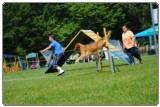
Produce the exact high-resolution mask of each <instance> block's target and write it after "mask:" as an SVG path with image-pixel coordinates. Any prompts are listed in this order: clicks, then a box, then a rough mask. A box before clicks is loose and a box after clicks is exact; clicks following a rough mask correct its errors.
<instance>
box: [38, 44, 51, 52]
mask: <svg viewBox="0 0 160 107" xmlns="http://www.w3.org/2000/svg"><path fill="white" fill-rule="evenodd" d="M49 49H51V46H48V47H46V48H45V49H43V50H40V52H41V53H43V52H45V51H47V50H49Z"/></svg>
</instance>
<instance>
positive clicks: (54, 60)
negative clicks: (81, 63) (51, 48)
mask: <svg viewBox="0 0 160 107" xmlns="http://www.w3.org/2000/svg"><path fill="white" fill-rule="evenodd" d="M63 56H64V53H61V54H55V58H54V59H53V69H56V68H57V67H58V66H59V65H58V60H59V59H60V58H61V57H63Z"/></svg>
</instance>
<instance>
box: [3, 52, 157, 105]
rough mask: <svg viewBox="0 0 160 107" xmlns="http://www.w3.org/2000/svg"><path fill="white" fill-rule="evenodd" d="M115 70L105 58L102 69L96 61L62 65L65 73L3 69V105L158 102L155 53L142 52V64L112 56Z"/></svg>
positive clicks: (150, 103)
mask: <svg viewBox="0 0 160 107" xmlns="http://www.w3.org/2000/svg"><path fill="white" fill-rule="evenodd" d="M115 65H116V67H117V68H118V69H117V72H116V73H112V72H110V67H109V63H108V61H104V62H103V72H97V71H96V68H95V62H90V63H78V64H73V65H64V66H63V68H64V69H65V70H66V73H65V74H64V75H63V76H60V77H58V76H57V74H56V73H50V74H44V71H45V70H46V69H45V68H41V69H36V70H30V71H24V72H10V73H3V87H2V88H3V95H2V96H3V99H2V102H3V104H4V105H157V104H158V67H157V63H156V56H148V55H145V56H143V64H136V65H126V64H125V63H123V62H121V61H120V60H118V59H116V60H115Z"/></svg>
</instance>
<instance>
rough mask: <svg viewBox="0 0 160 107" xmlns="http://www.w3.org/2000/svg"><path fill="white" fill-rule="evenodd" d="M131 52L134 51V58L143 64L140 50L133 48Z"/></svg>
mask: <svg viewBox="0 0 160 107" xmlns="http://www.w3.org/2000/svg"><path fill="white" fill-rule="evenodd" d="M131 51H132V54H133V56H134V57H135V58H137V59H138V60H139V62H140V63H142V58H141V55H140V52H139V50H138V48H136V47H133V48H132V50H131Z"/></svg>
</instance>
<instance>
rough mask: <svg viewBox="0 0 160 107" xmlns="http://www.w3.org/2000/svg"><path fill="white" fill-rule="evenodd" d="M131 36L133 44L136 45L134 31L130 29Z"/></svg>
mask: <svg viewBox="0 0 160 107" xmlns="http://www.w3.org/2000/svg"><path fill="white" fill-rule="evenodd" d="M130 37H131V40H132V43H133V46H135V40H134V34H133V32H132V31H130Z"/></svg>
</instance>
